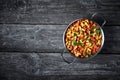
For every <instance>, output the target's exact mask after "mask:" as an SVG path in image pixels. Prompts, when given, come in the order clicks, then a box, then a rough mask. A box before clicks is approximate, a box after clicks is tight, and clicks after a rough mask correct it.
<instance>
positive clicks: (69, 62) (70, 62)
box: [61, 50, 76, 64]
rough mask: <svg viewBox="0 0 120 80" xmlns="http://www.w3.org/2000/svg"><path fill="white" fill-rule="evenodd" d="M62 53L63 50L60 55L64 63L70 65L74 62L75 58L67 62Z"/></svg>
mask: <svg viewBox="0 0 120 80" xmlns="http://www.w3.org/2000/svg"><path fill="white" fill-rule="evenodd" d="M64 52H65V50H64V51H63V52H62V53H61V57H62V59H63V60H64V61H65V62H66V63H68V64H72V63H73V62H74V61H75V60H76V58H74V59H73V60H72V61H69V60H67V59H66V58H65V57H64V55H63V54H64Z"/></svg>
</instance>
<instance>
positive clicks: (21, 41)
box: [0, 24, 120, 53]
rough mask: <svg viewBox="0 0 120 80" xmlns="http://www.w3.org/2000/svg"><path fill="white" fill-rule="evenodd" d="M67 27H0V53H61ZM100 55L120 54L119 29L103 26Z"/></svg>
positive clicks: (8, 25) (11, 25)
mask: <svg viewBox="0 0 120 80" xmlns="http://www.w3.org/2000/svg"><path fill="white" fill-rule="evenodd" d="M66 27H67V25H15V24H3V25H0V51H19V52H62V51H63V50H64V49H65V47H64V45H63V32H64V30H65V28H66ZM103 30H104V32H105V45H104V47H103V49H102V53H120V49H119V47H120V33H119V31H120V27H119V26H105V27H103Z"/></svg>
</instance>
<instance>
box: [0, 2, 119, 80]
mask: <svg viewBox="0 0 120 80" xmlns="http://www.w3.org/2000/svg"><path fill="white" fill-rule="evenodd" d="M93 13H101V14H103V15H102V16H104V18H105V19H106V21H107V23H106V24H105V26H104V27H103V30H104V33H105V44H104V46H103V49H102V51H101V52H100V53H99V54H98V55H97V56H96V57H94V58H93V59H91V60H90V61H80V60H76V61H75V63H73V64H70V65H68V64H67V63H65V62H64V61H63V60H62V58H61V52H63V50H65V47H64V45H63V39H62V36H63V32H64V30H65V29H66V27H67V25H68V24H69V23H70V22H71V21H73V20H75V19H79V18H90V17H91V15H92V14H93ZM119 14H120V1H119V0H0V80H56V79H57V80H66V79H69V80H77V79H84V80H120V54H119V53H120V49H119V48H120V15H119ZM65 55H66V56H67V58H68V59H70V60H71V59H72V58H71V56H70V55H69V53H66V54H65Z"/></svg>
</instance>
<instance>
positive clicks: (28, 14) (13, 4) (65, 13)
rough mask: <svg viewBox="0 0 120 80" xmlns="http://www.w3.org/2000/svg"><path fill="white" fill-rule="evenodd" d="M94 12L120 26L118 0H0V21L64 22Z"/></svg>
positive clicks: (24, 22) (119, 2)
mask: <svg viewBox="0 0 120 80" xmlns="http://www.w3.org/2000/svg"><path fill="white" fill-rule="evenodd" d="M95 12H97V13H102V14H103V16H104V17H105V19H106V20H107V24H106V25H120V20H119V19H120V15H119V14H120V1H119V0H91V1H89V0H74V1H73V0H69V1H68V0H14V1H13V0H7V1H5V0H0V23H1V24H4V23H10V24H11V23H15V24H68V23H69V22H71V21H73V20H75V19H79V18H84V17H90V16H91V15H92V14H93V13H95Z"/></svg>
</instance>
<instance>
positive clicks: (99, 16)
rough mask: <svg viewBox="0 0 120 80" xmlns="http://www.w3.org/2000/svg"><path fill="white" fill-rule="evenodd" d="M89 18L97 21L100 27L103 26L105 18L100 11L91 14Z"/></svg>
mask: <svg viewBox="0 0 120 80" xmlns="http://www.w3.org/2000/svg"><path fill="white" fill-rule="evenodd" d="M91 19H92V20H93V21H95V22H97V23H98V24H99V25H100V26H101V27H103V26H104V25H105V23H106V20H105V18H104V17H103V16H102V14H100V13H94V14H93V15H92V16H91Z"/></svg>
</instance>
